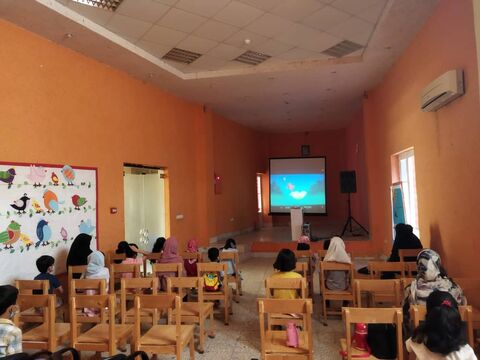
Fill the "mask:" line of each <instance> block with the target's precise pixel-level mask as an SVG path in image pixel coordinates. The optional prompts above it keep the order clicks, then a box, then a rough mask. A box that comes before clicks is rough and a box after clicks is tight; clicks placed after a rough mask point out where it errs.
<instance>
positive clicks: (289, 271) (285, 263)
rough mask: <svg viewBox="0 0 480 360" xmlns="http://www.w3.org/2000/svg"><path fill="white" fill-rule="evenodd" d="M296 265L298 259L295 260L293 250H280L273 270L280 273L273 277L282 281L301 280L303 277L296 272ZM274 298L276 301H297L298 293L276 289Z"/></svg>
mask: <svg viewBox="0 0 480 360" xmlns="http://www.w3.org/2000/svg"><path fill="white" fill-rule="evenodd" d="M296 264H297V259H296V258H295V254H294V252H293V251H292V250H290V249H282V250H280V252H279V253H278V255H277V259H276V260H275V262H274V263H273V268H274V269H275V270H278V271H277V272H275V273H274V274H273V275H271V277H272V278H282V279H300V278H301V277H302V275H300V274H299V273H297V272H295V271H294V270H295V266H296ZM273 297H274V298H275V299H297V298H298V293H297V291H296V290H282V289H275V290H274V291H273Z"/></svg>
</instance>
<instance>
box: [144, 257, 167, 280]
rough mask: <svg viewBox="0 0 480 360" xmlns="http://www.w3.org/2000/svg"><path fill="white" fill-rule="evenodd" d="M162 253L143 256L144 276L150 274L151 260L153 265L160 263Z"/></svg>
mask: <svg viewBox="0 0 480 360" xmlns="http://www.w3.org/2000/svg"><path fill="white" fill-rule="evenodd" d="M162 255H163V254H162V253H150V254H148V255H145V256H144V257H143V276H144V277H147V276H148V263H149V262H150V263H151V264H152V265H153V264H155V263H158V262H159V261H160V259H161V258H162Z"/></svg>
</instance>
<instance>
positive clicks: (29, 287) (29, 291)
mask: <svg viewBox="0 0 480 360" xmlns="http://www.w3.org/2000/svg"><path fill="white" fill-rule="evenodd" d="M15 287H16V288H17V289H18V293H19V294H20V295H33V291H34V290H36V291H38V292H41V293H42V295H47V294H48V289H49V287H50V284H49V283H48V280H16V281H15Z"/></svg>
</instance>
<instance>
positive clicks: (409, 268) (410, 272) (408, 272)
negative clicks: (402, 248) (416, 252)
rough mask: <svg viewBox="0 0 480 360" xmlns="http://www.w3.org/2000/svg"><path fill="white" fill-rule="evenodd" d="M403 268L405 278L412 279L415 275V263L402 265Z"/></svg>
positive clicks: (408, 262)
mask: <svg viewBox="0 0 480 360" xmlns="http://www.w3.org/2000/svg"><path fill="white" fill-rule="evenodd" d="M403 264H404V266H405V276H406V277H410V278H413V277H415V276H416V275H417V262H415V261H407V262H404V263H403Z"/></svg>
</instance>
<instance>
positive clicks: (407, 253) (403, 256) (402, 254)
mask: <svg viewBox="0 0 480 360" xmlns="http://www.w3.org/2000/svg"><path fill="white" fill-rule="evenodd" d="M422 250H423V249H400V250H398V256H399V258H400V261H403V262H409V259H408V258H415V259H417V256H418V254H419V253H420V251H422ZM410 262H411V260H410Z"/></svg>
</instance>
